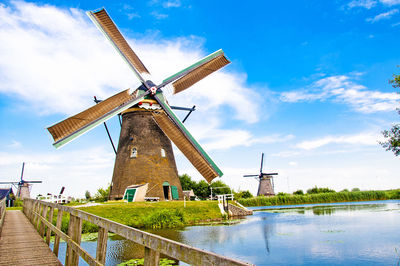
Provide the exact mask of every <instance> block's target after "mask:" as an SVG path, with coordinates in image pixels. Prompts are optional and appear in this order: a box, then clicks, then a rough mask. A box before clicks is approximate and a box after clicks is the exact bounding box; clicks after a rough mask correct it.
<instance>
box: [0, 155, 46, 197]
mask: <svg viewBox="0 0 400 266" xmlns="http://www.w3.org/2000/svg"><path fill="white" fill-rule="evenodd" d="M24 169H25V163H24V162H23V163H22V171H21V180H20V181H18V182H12V181H11V182H0V184H11V185H13V186H15V187H16V188H17V195H16V197H17V198H19V199H22V200H23V199H25V198H28V199H29V198H30V197H31V196H30V195H31V187H32V184H34V183H42V181H26V180H24Z"/></svg>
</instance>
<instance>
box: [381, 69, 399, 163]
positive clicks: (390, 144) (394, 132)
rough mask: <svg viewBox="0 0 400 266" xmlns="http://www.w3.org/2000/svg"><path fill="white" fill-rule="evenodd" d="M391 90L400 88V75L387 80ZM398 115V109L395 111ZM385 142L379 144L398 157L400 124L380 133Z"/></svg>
mask: <svg viewBox="0 0 400 266" xmlns="http://www.w3.org/2000/svg"><path fill="white" fill-rule="evenodd" d="M389 83H391V84H392V86H393V88H399V87H400V75H396V74H394V75H393V79H392V80H389ZM397 111H398V113H399V115H400V109H397ZM382 134H383V137H384V138H385V141H383V142H381V141H380V142H379V144H381V145H382V147H384V148H385V149H386V150H387V151H392V152H393V153H394V155H395V156H399V155H400V124H395V125H393V127H392V128H391V129H389V130H384V131H382Z"/></svg>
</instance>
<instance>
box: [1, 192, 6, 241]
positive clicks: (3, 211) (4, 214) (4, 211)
mask: <svg viewBox="0 0 400 266" xmlns="http://www.w3.org/2000/svg"><path fill="white" fill-rule="evenodd" d="M5 216H6V198H3V199H2V200H0V236H1V230H2V229H3V224H4V217H5Z"/></svg>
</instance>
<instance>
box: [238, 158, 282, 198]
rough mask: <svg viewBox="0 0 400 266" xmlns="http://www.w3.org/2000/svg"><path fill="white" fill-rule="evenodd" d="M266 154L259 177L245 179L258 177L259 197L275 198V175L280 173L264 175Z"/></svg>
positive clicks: (262, 159) (262, 160)
mask: <svg viewBox="0 0 400 266" xmlns="http://www.w3.org/2000/svg"><path fill="white" fill-rule="evenodd" d="M263 163H264V153H262V155H261V167H260V174H258V175H244V176H243V177H256V179H258V180H259V185H258V191H257V196H267V197H270V196H275V192H274V179H273V176H274V175H278V173H263Z"/></svg>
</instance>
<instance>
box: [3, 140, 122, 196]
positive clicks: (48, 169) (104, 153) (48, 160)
mask: <svg viewBox="0 0 400 266" xmlns="http://www.w3.org/2000/svg"><path fill="white" fill-rule="evenodd" d="M114 158H115V157H114V154H113V153H111V152H110V150H109V149H105V148H104V147H94V148H89V149H85V150H76V151H63V152H59V151H56V150H54V151H51V152H38V151H36V150H35V151H27V150H25V152H24V153H23V154H21V153H14V152H8V153H4V152H0V166H1V176H3V178H5V177H7V180H5V179H3V181H8V180H10V181H13V180H18V179H19V177H20V174H21V163H22V162H23V161H24V162H25V171H24V177H25V179H26V180H41V181H43V183H42V184H40V185H34V186H33V187H32V193H31V195H32V196H36V195H37V194H38V193H41V194H46V193H48V192H50V193H57V192H58V191H59V190H60V188H61V187H62V186H65V187H66V193H67V194H68V195H71V196H79V197H82V196H83V195H84V193H85V191H86V190H89V191H91V192H92V193H94V192H95V191H96V189H97V188H99V187H100V186H103V187H104V186H106V185H107V183H110V182H111V178H112V169H113V165H114ZM82 162H84V163H82Z"/></svg>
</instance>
